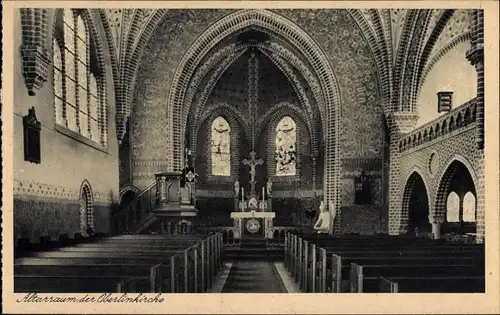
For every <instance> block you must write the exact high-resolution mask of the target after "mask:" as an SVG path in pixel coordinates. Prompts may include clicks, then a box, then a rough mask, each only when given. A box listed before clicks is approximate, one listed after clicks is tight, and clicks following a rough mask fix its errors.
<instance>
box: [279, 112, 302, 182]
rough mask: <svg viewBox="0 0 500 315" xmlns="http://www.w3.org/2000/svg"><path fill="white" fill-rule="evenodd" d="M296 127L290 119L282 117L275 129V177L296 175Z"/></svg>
mask: <svg viewBox="0 0 500 315" xmlns="http://www.w3.org/2000/svg"><path fill="white" fill-rule="evenodd" d="M296 155H297V126H296V124H295V121H293V119H292V118H291V117H288V116H286V117H283V119H281V121H280V122H279V123H278V126H277V127H276V175H277V176H293V175H295V174H296V172H297V171H296Z"/></svg>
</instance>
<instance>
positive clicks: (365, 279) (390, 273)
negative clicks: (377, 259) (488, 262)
mask: <svg viewBox="0 0 500 315" xmlns="http://www.w3.org/2000/svg"><path fill="white" fill-rule="evenodd" d="M484 274H485V269H484V265H483V266H475V265H437V266H433V265H413V264H404V265H360V264H357V263H351V275H350V292H351V293H362V292H365V293H366V292H379V290H380V277H386V278H388V277H389V278H390V277H399V278H404V277H407V278H426V277H449V278H452V279H454V277H455V276H457V275H461V276H467V277H481V276H482V277H484ZM474 287H475V286H474ZM475 288H476V287H475ZM415 289H417V290H419V288H418V287H417V288H415ZM436 289H438V288H436ZM440 289H442V290H446V291H449V290H453V292H456V293H457V292H461V291H460V290H464V291H463V293H466V292H477V291H469V290H470V289H471V288H470V287H469V286H467V285H465V286H462V287H458V288H456V287H453V286H451V285H447V286H441V287H440ZM476 289H479V288H476ZM482 290H484V287H483V288H482ZM446 291H445V292H446Z"/></svg>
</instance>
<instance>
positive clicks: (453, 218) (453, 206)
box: [446, 191, 460, 222]
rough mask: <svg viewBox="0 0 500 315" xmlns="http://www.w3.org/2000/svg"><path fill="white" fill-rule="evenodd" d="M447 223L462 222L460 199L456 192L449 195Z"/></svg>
mask: <svg viewBox="0 0 500 315" xmlns="http://www.w3.org/2000/svg"><path fill="white" fill-rule="evenodd" d="M446 221H448V222H458V221H460V197H458V195H457V193H456V192H454V191H452V192H451V193H450V194H449V195H448V199H447V200H446Z"/></svg>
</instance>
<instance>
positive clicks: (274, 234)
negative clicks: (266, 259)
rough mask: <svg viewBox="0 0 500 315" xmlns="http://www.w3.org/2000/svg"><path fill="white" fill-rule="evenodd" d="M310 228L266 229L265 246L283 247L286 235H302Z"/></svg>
mask: <svg viewBox="0 0 500 315" xmlns="http://www.w3.org/2000/svg"><path fill="white" fill-rule="evenodd" d="M309 229H312V228H309V227H301V226H273V227H271V228H268V229H267V232H266V235H267V245H274V246H285V238H286V234H287V233H303V232H305V231H306V230H309Z"/></svg>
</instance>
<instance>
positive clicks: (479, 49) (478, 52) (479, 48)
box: [465, 44, 484, 67]
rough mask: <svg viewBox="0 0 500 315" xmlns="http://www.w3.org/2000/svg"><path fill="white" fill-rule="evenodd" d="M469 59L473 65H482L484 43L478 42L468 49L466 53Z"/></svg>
mask: <svg viewBox="0 0 500 315" xmlns="http://www.w3.org/2000/svg"><path fill="white" fill-rule="evenodd" d="M465 57H466V58H467V60H469V62H470V63H471V65H473V66H475V67H482V66H483V63H484V61H483V60H484V45H483V44H476V45H474V46H473V47H471V48H470V49H469V50H467V53H466V55H465Z"/></svg>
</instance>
